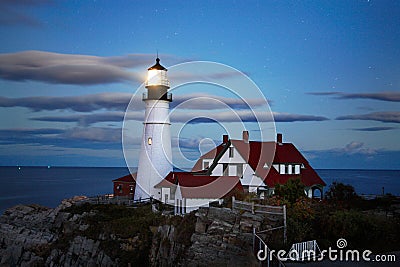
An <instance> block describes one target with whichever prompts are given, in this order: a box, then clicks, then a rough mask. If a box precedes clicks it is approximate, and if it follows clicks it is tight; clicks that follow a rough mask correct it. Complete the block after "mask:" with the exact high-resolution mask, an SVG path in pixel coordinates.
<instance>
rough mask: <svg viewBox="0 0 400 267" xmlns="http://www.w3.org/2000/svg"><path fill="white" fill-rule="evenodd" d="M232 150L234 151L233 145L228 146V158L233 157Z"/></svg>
mask: <svg viewBox="0 0 400 267" xmlns="http://www.w3.org/2000/svg"><path fill="white" fill-rule="evenodd" d="M233 151H234V148H233V147H230V148H229V157H230V158H233Z"/></svg>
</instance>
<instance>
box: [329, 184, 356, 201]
mask: <svg viewBox="0 0 400 267" xmlns="http://www.w3.org/2000/svg"><path fill="white" fill-rule="evenodd" d="M325 196H326V199H328V200H330V201H339V202H342V201H349V200H354V199H356V198H357V197H358V196H357V193H356V191H355V190H354V187H353V186H351V185H349V184H343V183H339V182H333V183H332V185H331V186H330V187H329V190H328V191H327V192H326V194H325Z"/></svg>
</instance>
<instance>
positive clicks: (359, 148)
mask: <svg viewBox="0 0 400 267" xmlns="http://www.w3.org/2000/svg"><path fill="white" fill-rule="evenodd" d="M305 152H306V153H307V154H308V155H310V158H316V157H318V155H323V154H332V155H336V156H337V157H340V155H348V156H349V155H363V156H369V157H370V156H374V155H376V154H377V153H378V152H379V151H378V150H376V149H372V148H368V147H365V145H364V143H363V142H357V141H351V142H350V143H348V144H346V145H345V146H344V147H338V148H332V149H326V150H314V151H305Z"/></svg>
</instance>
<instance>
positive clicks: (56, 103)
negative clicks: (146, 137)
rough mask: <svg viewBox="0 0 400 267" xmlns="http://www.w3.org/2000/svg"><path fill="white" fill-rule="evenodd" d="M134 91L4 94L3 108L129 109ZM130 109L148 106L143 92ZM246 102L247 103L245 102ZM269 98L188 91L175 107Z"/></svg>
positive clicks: (236, 104)
mask: <svg viewBox="0 0 400 267" xmlns="http://www.w3.org/2000/svg"><path fill="white" fill-rule="evenodd" d="M132 96H133V94H131V93H117V92H115V93H114V92H113V93H111V92H108V93H99V94H89V95H80V96H62V97H56V96H35V97H22V98H8V97H0V107H25V108H29V109H32V110H33V111H42V110H63V109H67V110H73V111H78V112H90V111H96V110H101V109H107V110H118V111H125V110H126V108H127V106H128V104H129V101H130V100H131V98H132ZM133 101H134V102H133V103H132V104H131V106H130V109H135V110H141V109H144V104H143V103H142V99H141V95H140V97H134V98H133ZM245 101H246V102H245ZM265 104H266V103H265V100H263V99H257V98H251V99H245V100H242V99H239V98H230V97H222V96H215V95H209V94H186V95H177V96H173V102H171V108H174V107H176V106H179V108H180V109H200V110H210V109H221V108H226V106H228V107H230V108H234V109H246V108H247V109H248V108H249V105H250V106H251V107H257V106H263V105H265Z"/></svg>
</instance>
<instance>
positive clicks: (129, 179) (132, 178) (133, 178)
mask: <svg viewBox="0 0 400 267" xmlns="http://www.w3.org/2000/svg"><path fill="white" fill-rule="evenodd" d="M136 175H137V173H136V172H135V173H132V174H128V175H125V176H122V177H120V178H117V179H115V180H113V182H124V183H136Z"/></svg>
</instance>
